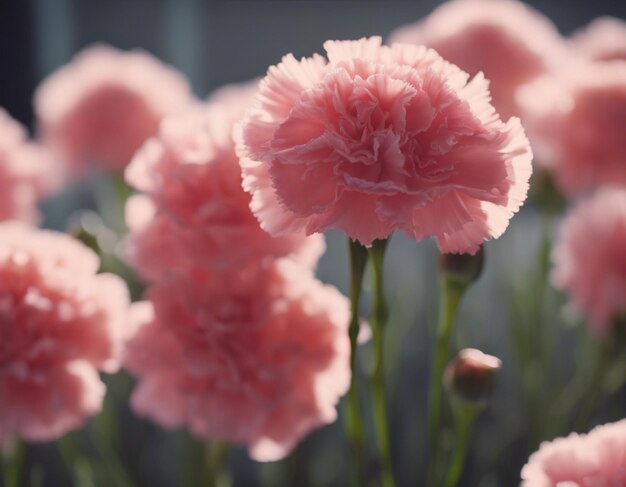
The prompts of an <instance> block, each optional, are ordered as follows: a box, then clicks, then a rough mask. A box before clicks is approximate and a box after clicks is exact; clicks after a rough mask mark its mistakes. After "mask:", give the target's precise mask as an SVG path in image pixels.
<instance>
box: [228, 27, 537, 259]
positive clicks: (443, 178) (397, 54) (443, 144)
mask: <svg viewBox="0 0 626 487" xmlns="http://www.w3.org/2000/svg"><path fill="white" fill-rule="evenodd" d="M324 46H325V49H326V51H327V54H328V61H326V60H325V59H324V58H323V57H321V56H319V55H314V56H313V57H312V58H306V59H302V60H301V61H297V60H296V59H295V58H294V57H293V56H292V55H287V56H285V57H284V58H283V60H282V62H281V63H280V64H278V65H277V66H273V67H271V68H270V69H269V71H268V74H267V76H266V77H265V78H264V79H263V80H262V81H261V83H260V89H259V93H258V94H257V96H256V99H255V104H254V106H253V107H252V108H251V109H250V110H249V111H248V112H247V114H246V117H245V119H244V121H243V122H242V124H241V126H240V130H239V133H238V134H237V138H238V140H239V143H238V152H239V154H240V155H241V156H242V161H241V165H242V172H243V177H244V179H243V185H244V188H245V189H246V190H247V191H248V192H250V193H251V194H252V203H251V207H252V210H253V211H254V213H255V214H256V216H257V218H259V220H260V222H261V226H262V227H263V228H265V229H266V230H267V231H269V232H270V233H272V234H275V235H282V234H285V233H289V232H291V231H295V230H303V229H304V230H305V231H306V233H307V234H312V233H316V232H324V231H327V230H330V229H333V228H339V229H341V230H343V231H344V232H345V233H347V234H348V235H349V236H350V237H351V238H353V239H356V240H359V241H360V242H362V243H363V244H365V245H369V244H371V242H372V241H373V240H375V239H383V238H386V237H388V236H389V234H390V233H391V232H393V231H394V230H401V231H404V232H406V233H407V234H408V235H410V236H412V237H414V238H415V239H417V240H421V239H424V238H427V237H430V236H435V237H436V238H437V239H438V241H439V245H440V247H441V248H442V250H444V251H446V252H471V253H473V252H475V251H476V250H477V249H478V247H479V245H480V244H481V243H482V242H483V240H485V239H488V238H493V237H497V236H499V235H500V234H501V233H502V232H503V231H504V230H505V228H506V226H507V225H508V221H509V219H510V218H511V216H512V215H513V213H514V212H515V211H517V209H518V208H519V207H520V205H521V204H522V202H523V200H524V199H525V197H526V192H527V189H528V178H529V176H530V172H531V151H530V148H529V145H528V141H527V140H526V137H525V136H524V132H523V130H522V128H521V126H520V123H519V120H517V119H511V120H510V121H509V122H508V123H506V124H505V123H503V122H501V121H500V119H499V118H498V116H497V114H496V113H495V111H494V109H493V107H492V106H491V105H490V104H489V101H488V100H489V93H488V91H487V82H486V81H485V80H484V78H483V77H482V76H481V75H479V76H477V77H475V78H474V79H473V80H472V81H471V82H469V83H468V76H467V74H465V73H464V72H462V71H460V70H459V69H457V68H456V67H455V66H452V65H451V64H449V63H447V62H445V61H444V60H443V59H442V58H441V57H440V56H439V55H437V53H435V52H434V51H432V50H429V49H426V48H424V47H417V46H412V45H400V44H394V45H393V46H391V47H387V46H382V45H381V40H380V38H378V37H372V38H369V39H361V40H358V41H346V42H333V41H328V42H326V43H325V45H324Z"/></svg>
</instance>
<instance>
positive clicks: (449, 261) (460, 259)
mask: <svg viewBox="0 0 626 487" xmlns="http://www.w3.org/2000/svg"><path fill="white" fill-rule="evenodd" d="M484 260H485V257H484V252H483V246H482V245H481V246H480V248H479V249H478V252H476V253H475V254H474V255H470V254H441V258H440V261H439V263H440V266H441V270H442V271H443V272H445V273H446V274H447V275H449V276H450V277H452V278H454V279H455V280H458V281H462V282H464V283H467V284H469V283H471V282H474V281H475V280H476V279H478V278H479V277H480V273H481V272H482V270H483V263H484Z"/></svg>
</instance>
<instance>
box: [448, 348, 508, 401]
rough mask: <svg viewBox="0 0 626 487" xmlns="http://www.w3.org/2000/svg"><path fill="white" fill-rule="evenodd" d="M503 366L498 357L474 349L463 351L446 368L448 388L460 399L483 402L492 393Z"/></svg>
mask: <svg viewBox="0 0 626 487" xmlns="http://www.w3.org/2000/svg"><path fill="white" fill-rule="evenodd" d="M501 366H502V362H501V361H500V359H498V358H497V357H493V356H491V355H487V354H485V353H483V352H481V351H480V350H476V349H474V348H466V349H463V350H461V351H460V352H459V353H458V355H457V357H456V358H455V359H454V360H452V361H451V362H450V363H449V364H448V367H447V368H446V374H445V381H446V386H447V387H448V389H449V390H450V391H451V392H453V393H454V394H455V395H457V396H458V397H459V398H460V399H464V400H466V401H469V402H479V401H482V400H484V399H486V397H487V395H488V394H489V393H490V392H491V389H492V387H493V379H494V376H495V373H496V372H497V371H498V370H499V369H500V367H501Z"/></svg>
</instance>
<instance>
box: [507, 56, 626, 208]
mask: <svg viewBox="0 0 626 487" xmlns="http://www.w3.org/2000/svg"><path fill="white" fill-rule="evenodd" d="M518 95H519V100H520V103H521V104H522V106H523V108H524V122H525V126H526V129H527V130H528V133H529V136H530V137H531V139H532V141H533V148H534V150H535V151H536V153H537V159H538V161H540V162H541V163H542V164H544V165H545V166H546V167H547V168H548V169H550V170H551V171H552V172H553V174H554V176H555V179H556V182H557V184H558V186H559V188H560V189H561V190H562V191H563V192H564V193H565V194H566V195H569V196H573V195H576V194H579V193H584V192H587V191H590V190H593V189H595V188H597V187H598V186H602V185H606V184H622V185H623V184H626V163H625V161H626V137H624V132H625V131H626V63H622V62H615V63H573V64H572V65H571V66H570V67H569V69H567V70H563V71H562V72H561V73H559V74H558V75H555V76H552V75H551V76H545V77H542V78H539V79H537V80H536V81H534V82H533V83H530V84H529V85H527V86H524V87H523V88H521V89H520V91H519V93H518Z"/></svg>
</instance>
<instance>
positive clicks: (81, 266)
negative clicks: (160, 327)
mask: <svg viewBox="0 0 626 487" xmlns="http://www.w3.org/2000/svg"><path fill="white" fill-rule="evenodd" d="M98 266H99V260H98V257H97V256H96V254H94V253H93V252H92V251H91V250H90V249H88V248H87V247H85V246H84V245H83V244H81V243H80V242H78V241H76V240H74V239H72V238H71V237H69V236H67V235H64V234H60V233H56V232H50V231H45V230H37V229H34V228H31V227H27V226H24V225H22V224H19V223H15V222H7V223H3V224H0V404H1V405H2V406H1V407H0V443H2V442H3V441H4V440H6V439H7V438H8V437H10V436H12V435H17V436H18V437H21V438H23V439H25V440H30V441H48V440H54V439H57V438H59V437H61V436H62V435H63V434H64V433H66V432H67V431H69V430H71V429H74V428H78V427H79V426H81V425H82V424H83V423H84V422H85V420H86V419H87V418H88V417H90V416H93V415H95V414H97V413H98V412H99V411H100V408H101V406H102V398H103V395H104V389H105V387H104V384H103V383H102V382H101V381H100V379H99V377H98V370H101V371H106V372H114V371H115V370H116V369H117V367H118V365H119V359H120V357H119V355H120V352H121V350H120V346H121V342H122V340H123V338H124V336H125V333H126V332H125V328H126V320H127V315H126V313H127V307H128V303H129V296H128V290H127V288H126V285H125V284H124V282H123V281H122V280H121V279H120V278H118V277H117V276H114V275H111V274H98V275H96V272H97V270H98Z"/></svg>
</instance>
